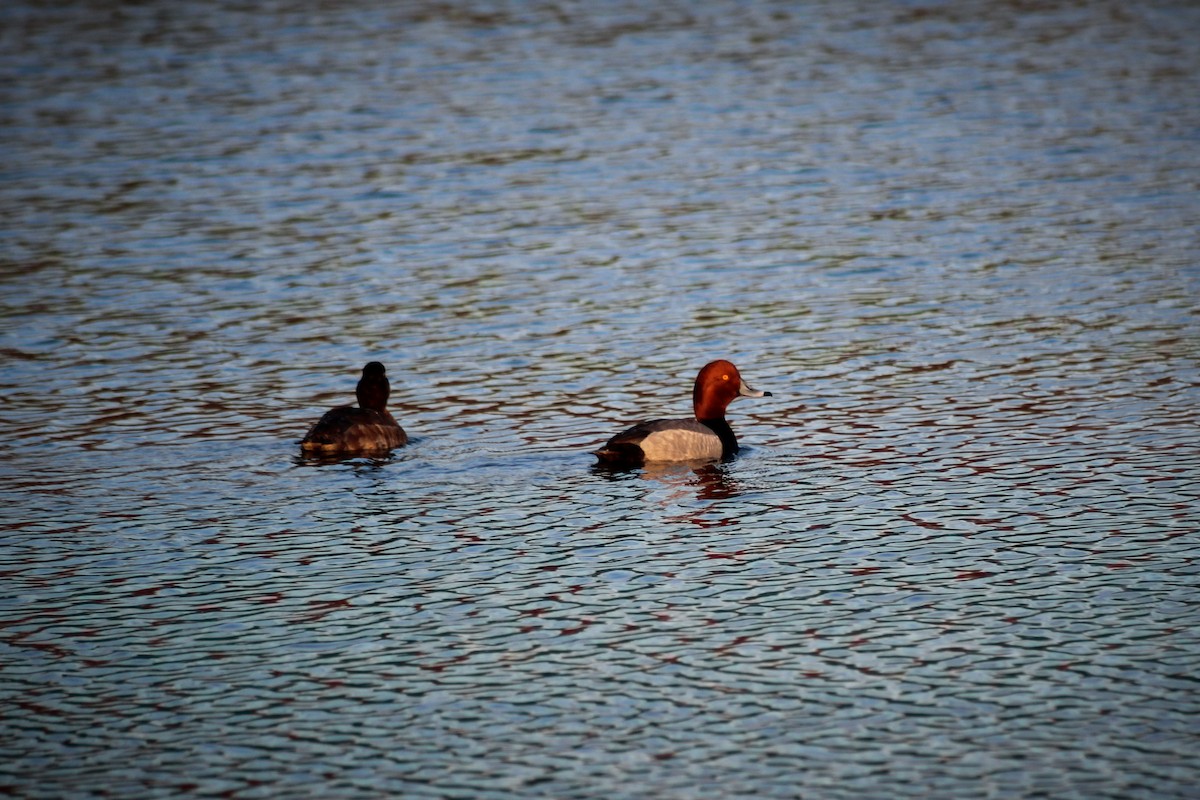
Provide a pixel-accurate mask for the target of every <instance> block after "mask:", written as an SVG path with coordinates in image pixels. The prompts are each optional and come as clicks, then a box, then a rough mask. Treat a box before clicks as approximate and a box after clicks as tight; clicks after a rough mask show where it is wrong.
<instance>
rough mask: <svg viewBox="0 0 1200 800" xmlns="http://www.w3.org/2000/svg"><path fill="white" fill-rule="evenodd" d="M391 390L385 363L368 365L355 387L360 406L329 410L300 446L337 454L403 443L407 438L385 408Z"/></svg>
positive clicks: (319, 452)
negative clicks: (384, 366)
mask: <svg viewBox="0 0 1200 800" xmlns="http://www.w3.org/2000/svg"><path fill="white" fill-rule="evenodd" d="M390 393H391V384H389V383H388V379H387V373H386V371H385V370H384V368H383V364H380V363H379V362H378V361H372V362H371V363H369V364H367V365H366V366H365V367H363V371H362V378H360V379H359V381H358V386H357V387H355V389H354V394H355V395H356V396H357V397H358V408H354V407H353V406H339V407H337V408H333V409H330V410H329V411H326V412H325V416H323V417H321V419H319V420H318V421H317V424H316V425H313V426H312V428H310V429H309V431H308V435H306V436H305V437H304V439H303V441H301V442H300V449H301V450H303V451H305V452H308V453H317V454H322V453H323V454H338V453H350V452H372V451H374V452H378V451H382V450H391V449H392V448H394V447H401V446H403V445H404V444H405V443H407V442H408V437H407V436H406V435H405V434H404V429H403V428H401V427H400V425H399V423H397V422H396V418H395V417H393V416H392V415H391V414H390V413H389V412H388V410H387V408H386V406H387V401H388V395H389V394H390Z"/></svg>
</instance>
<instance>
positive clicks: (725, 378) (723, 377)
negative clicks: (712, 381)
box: [721, 375, 729, 381]
mask: <svg viewBox="0 0 1200 800" xmlns="http://www.w3.org/2000/svg"><path fill="white" fill-rule="evenodd" d="M721 380H723V381H727V380H729V376H728V375H722V376H721Z"/></svg>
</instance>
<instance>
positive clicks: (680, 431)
mask: <svg viewBox="0 0 1200 800" xmlns="http://www.w3.org/2000/svg"><path fill="white" fill-rule="evenodd" d="M770 396H771V393H770V392H760V391H756V390H754V389H751V388H750V387H749V386H747V385H746V382H745V381H744V380H742V376H741V374H740V373H739V372H738V369H737V367H735V366H734V365H733V364H731V363H730V362H728V361H723V360H722V361H713V362H712V363H711V364H706V365H705V366H704V369H702V370H700V374H699V375H697V376H696V384H695V386H694V387H692V406H693V408H694V409H695V414H696V418H695V419H656V420H653V421H651V422H643V423H641V424H640V425H635V426H633V427H632V428H630V429H629V430H627V431H625V432H624V433H619V434H617V435H616V436H614V437H613V438H611V439H609V440H608V443H607V444H606V445H604V447H601V448H600V449H599V450H597V451H595V455H596V456H597V457H598V458H599V459H600V461H601V463H605V464H619V465H627V464H628V465H637V464H644V463H646V462H647V461H714V460H717V459H723V458H729V457H730V456H733V455H736V454H737V451H738V443H737V437H736V436H734V435H733V428H731V427H729V423H728V422H726V421H725V409H726V408H728V407H729V404H730V403H732V402H733V401H734V400H735V399H737V398H739V397H770Z"/></svg>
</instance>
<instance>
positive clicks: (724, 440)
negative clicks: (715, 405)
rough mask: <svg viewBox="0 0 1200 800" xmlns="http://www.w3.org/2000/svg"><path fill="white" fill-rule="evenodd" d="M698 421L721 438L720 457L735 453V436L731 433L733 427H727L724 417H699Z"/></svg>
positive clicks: (736, 444)
mask: <svg viewBox="0 0 1200 800" xmlns="http://www.w3.org/2000/svg"><path fill="white" fill-rule="evenodd" d="M700 423H701V424H702V425H704V426H705V427H706V428H708V429H709V430H711V431H712V432H713V433H715V434H716V435H717V438H719V439H720V440H721V457H722V458H728V457H729V456H732V455H737V451H738V443H737V437H736V436H734V435H733V428H731V427H729V423H728V422H726V421H725V418H724V417H716V418H715V419H700Z"/></svg>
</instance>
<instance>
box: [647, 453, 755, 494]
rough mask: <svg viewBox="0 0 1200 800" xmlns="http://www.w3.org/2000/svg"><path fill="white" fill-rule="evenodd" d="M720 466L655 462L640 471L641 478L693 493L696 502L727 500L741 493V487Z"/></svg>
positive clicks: (723, 467)
mask: <svg viewBox="0 0 1200 800" xmlns="http://www.w3.org/2000/svg"><path fill="white" fill-rule="evenodd" d="M726 469H727V467H725V466H722V465H721V464H712V463H709V464H701V465H699V466H696V465H693V464H679V463H674V464H672V463H669V462H656V463H651V464H647V465H646V468H645V469H643V470H642V471H641V475H642V477H643V478H648V479H650V480H657V481H661V482H663V483H667V484H675V485H678V486H679V487H680V488H681V489H687V490H688V491H690V492H695V494H696V499H697V500H728V499H729V498H731V497H736V496H737V495H738V494H740V493H741V487H740V486H739V485H738V482H737V481H736V480H734V479H733V478H732V477H730V475H729V474H728V472H726Z"/></svg>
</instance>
